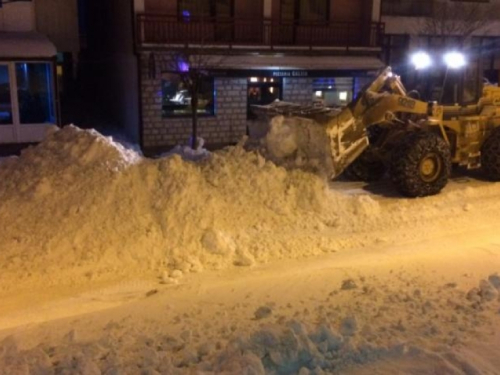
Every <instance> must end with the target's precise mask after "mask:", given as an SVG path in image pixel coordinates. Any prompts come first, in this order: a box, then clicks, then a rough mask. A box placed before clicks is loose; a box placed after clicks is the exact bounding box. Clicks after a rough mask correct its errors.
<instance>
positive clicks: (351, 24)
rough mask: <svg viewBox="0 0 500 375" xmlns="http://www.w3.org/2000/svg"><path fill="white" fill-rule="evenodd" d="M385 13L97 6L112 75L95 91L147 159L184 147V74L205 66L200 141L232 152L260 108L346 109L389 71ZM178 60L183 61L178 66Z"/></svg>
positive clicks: (176, 1)
mask: <svg viewBox="0 0 500 375" xmlns="http://www.w3.org/2000/svg"><path fill="white" fill-rule="evenodd" d="M377 4H378V3H377V1H373V0H354V1H353V0H134V2H133V5H132V6H130V4H126V2H123V1H120V0H110V1H108V2H102V1H98V0H93V1H92V0H90V1H89V9H92V10H91V13H92V14H94V15H96V14H98V15H99V16H96V17H98V18H99V17H101V18H102V20H101V21H102V22H100V21H99V20H97V22H96V24H95V25H92V27H90V26H89V28H88V43H89V49H90V50H93V51H95V53H96V55H95V56H94V59H95V58H97V56H101V57H102V60H103V61H105V62H104V63H103V64H102V65H101V66H104V65H107V68H106V69H105V70H104V71H103V72H102V75H101V76H102V77H103V79H101V80H100V81H99V82H96V91H98V92H99V94H98V95H100V96H101V97H102V101H103V102H107V103H109V109H110V111H112V112H113V113H114V114H115V116H114V117H115V118H116V119H117V122H119V123H120V124H122V125H123V126H124V127H125V129H126V130H127V133H128V134H129V135H130V137H131V138H132V139H134V140H137V141H139V142H140V144H141V147H142V148H143V149H144V150H146V151H148V150H162V149H167V148H169V147H171V146H173V145H175V144H179V143H181V144H183V143H186V142H187V141H188V139H189V137H190V135H191V115H192V113H191V106H190V101H191V98H190V95H189V90H187V87H186V84H185V82H183V79H182V77H181V74H180V73H182V71H183V70H186V69H190V68H193V66H196V65H197V64H195V61H199V60H200V58H199V57H200V56H201V57H202V59H201V60H204V63H203V64H202V66H197V69H200V68H203V70H204V71H205V72H206V77H205V79H203V82H202V83H201V84H200V95H199V100H198V107H197V109H196V110H197V113H198V116H199V125H198V135H199V136H200V137H202V138H204V139H205V141H206V142H207V143H208V144H211V145H221V144H230V143H234V142H237V141H238V140H239V139H240V138H241V137H242V136H244V135H246V134H247V133H248V132H249V129H250V128H251V126H250V125H251V123H252V121H254V115H253V113H252V111H251V106H252V105H253V104H269V103H270V102H272V101H273V100H276V99H279V100H283V101H290V102H296V103H308V104H310V103H312V102H313V101H322V102H324V103H325V104H326V105H330V106H341V105H344V104H346V103H348V102H349V101H350V100H351V99H352V98H353V97H354V96H355V93H356V92H357V91H358V90H359V89H360V88H361V87H362V86H363V85H364V84H365V83H366V81H367V80H369V79H370V77H371V76H372V75H373V74H375V72H376V71H377V70H378V69H380V68H381V67H382V66H383V62H382V61H381V59H380V57H381V53H382V51H381V45H382V38H383V32H384V30H383V24H382V23H381V22H380V21H379V8H380V6H379V5H377ZM99 23H100V24H101V26H100V27H98V24H99ZM97 40H98V41H99V43H97V42H94V41H97ZM92 44H93V46H92ZM177 55H182V56H184V57H185V59H184V61H181V62H179V61H177V63H176V64H173V63H172V61H173V60H175V57H174V56H177Z"/></svg>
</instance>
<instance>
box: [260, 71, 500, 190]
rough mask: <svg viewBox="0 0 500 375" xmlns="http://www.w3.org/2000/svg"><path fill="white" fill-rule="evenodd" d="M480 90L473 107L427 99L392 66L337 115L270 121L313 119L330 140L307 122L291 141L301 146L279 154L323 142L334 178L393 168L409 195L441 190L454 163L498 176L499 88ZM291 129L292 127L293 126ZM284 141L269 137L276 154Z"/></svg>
mask: <svg viewBox="0 0 500 375" xmlns="http://www.w3.org/2000/svg"><path fill="white" fill-rule="evenodd" d="M481 91H482V92H481V93H480V95H479V99H478V100H477V101H475V103H474V104H472V105H449V106H447V105H440V104H438V103H437V102H424V101H421V100H419V98H418V95H416V94H415V93H414V92H409V93H407V91H406V89H405V88H404V86H403V84H402V83H401V80H400V78H399V77H398V76H397V75H395V74H393V73H392V72H391V68H386V69H385V70H384V71H383V72H382V73H381V74H380V75H379V76H378V77H377V78H376V79H375V80H374V81H373V82H372V83H371V84H370V85H368V86H367V87H366V88H365V89H364V90H362V92H361V93H360V94H359V95H358V98H357V99H356V100H355V101H354V102H352V103H350V104H349V105H348V106H347V107H345V108H344V109H342V110H341V111H340V112H338V113H336V114H334V115H330V116H326V115H325V114H322V113H318V112H320V111H316V112H314V114H313V115H310V114H309V115H308V114H305V115H304V117H308V118H303V117H301V115H300V113H299V114H298V115H297V111H295V112H291V113H290V114H293V115H292V116H290V114H289V116H286V113H285V116H281V117H278V118H275V119H273V120H272V121H271V123H277V122H278V123H279V122H281V123H286V124H288V125H290V124H291V123H295V124H299V125H298V127H301V125H303V124H304V123H309V124H310V123H311V122H314V123H315V124H316V125H317V126H316V133H317V132H318V131H319V132H320V133H322V134H323V136H324V135H325V134H326V137H324V139H325V140H318V139H320V137H317V136H316V137H314V136H313V132H312V131H311V130H310V129H311V126H306V127H305V128H307V129H308V130H307V131H305V132H303V133H301V135H296V138H297V139H295V143H294V142H291V144H293V145H295V146H296V147H288V149H286V150H285V151H286V152H281V155H279V157H281V158H283V157H288V158H290V157H297V154H300V153H301V152H302V150H301V142H303V144H307V146H308V147H312V148H316V150H320V149H322V148H323V147H325V148H324V150H326V152H325V153H324V155H326V158H324V159H323V161H326V162H327V164H328V168H327V169H328V171H329V175H330V176H331V177H332V178H335V177H337V176H339V175H340V174H341V173H343V172H344V171H345V172H346V173H347V174H350V175H351V176H355V177H356V178H358V179H362V180H366V181H373V180H376V179H378V178H380V177H382V176H383V175H384V174H385V173H388V174H389V176H390V178H391V180H392V182H393V184H394V185H395V187H396V188H397V190H398V191H399V192H400V193H401V194H403V195H405V196H408V197H422V196H428V195H433V194H437V193H439V192H440V191H441V190H442V189H443V188H444V187H445V186H446V184H447V182H448V177H449V175H450V170H451V167H452V165H459V166H463V167H465V168H467V169H475V168H482V169H483V170H484V174H485V175H486V177H488V178H489V179H491V180H494V181H499V180H500V88H498V87H494V86H484V87H483V88H482V90H481ZM285 128H286V129H288V130H287V131H288V133H290V126H287V127H285ZM280 129H283V127H281V128H280ZM274 132H275V133H276V132H278V133H279V131H276V130H274ZM270 133H273V126H272V127H271V130H270ZM285 138H286V137H285ZM305 138H307V139H306V140H304V139H305ZM276 139H280V138H279V137H278V138H276V137H274V140H276ZM283 139H284V138H283ZM321 142H323V143H324V145H321ZM275 143H276V142H275ZM284 143H286V142H281V143H280V144H278V145H276V144H275V145H274V146H275V147H273V144H272V142H268V148H269V150H270V153H271V154H273V150H275V149H279V146H280V145H281V146H282V145H283V144H284ZM311 143H313V144H312V145H311ZM274 153H275V152H274Z"/></svg>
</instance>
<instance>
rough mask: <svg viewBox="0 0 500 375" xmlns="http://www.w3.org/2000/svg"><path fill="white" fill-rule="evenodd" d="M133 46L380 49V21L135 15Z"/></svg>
mask: <svg viewBox="0 0 500 375" xmlns="http://www.w3.org/2000/svg"><path fill="white" fill-rule="evenodd" d="M136 27H137V31H136V39H137V40H136V47H137V49H138V50H144V49H150V48H161V47H165V48H186V47H194V46H196V47H198V48H199V47H200V46H202V47H203V48H220V49H228V48H229V49H244V50H294V49H296V50H343V49H352V50H360V49H378V48H379V47H380V46H381V42H382V35H383V32H384V24H383V23H377V22H324V23H303V22H300V23H282V22H280V23H277V22H274V21H271V20H266V19H260V20H245V19H234V18H198V19H196V18H192V17H190V18H182V17H177V16H168V15H156V14H138V15H137V23H136Z"/></svg>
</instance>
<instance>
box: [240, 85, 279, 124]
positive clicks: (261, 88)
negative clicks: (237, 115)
mask: <svg viewBox="0 0 500 375" xmlns="http://www.w3.org/2000/svg"><path fill="white" fill-rule="evenodd" d="M282 91H283V89H282V82H281V78H268V77H251V78H249V79H248V91H247V117H248V119H254V118H255V115H254V113H253V111H252V105H267V104H271V103H272V102H274V101H275V100H281V98H282Z"/></svg>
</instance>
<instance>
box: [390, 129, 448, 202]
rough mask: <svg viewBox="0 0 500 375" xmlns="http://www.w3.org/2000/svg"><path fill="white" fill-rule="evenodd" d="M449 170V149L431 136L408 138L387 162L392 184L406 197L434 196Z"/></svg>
mask: <svg viewBox="0 0 500 375" xmlns="http://www.w3.org/2000/svg"><path fill="white" fill-rule="evenodd" d="M450 170H451V156H450V148H449V147H448V145H447V144H446V142H445V141H444V140H443V139H442V138H441V137H439V136H438V135H436V134H434V133H428V132H424V131H419V132H414V133H410V134H408V135H407V136H405V137H404V138H403V139H402V140H401V142H400V144H399V145H398V146H397V147H396V148H395V149H394V151H393V154H392V158H391V179H392V182H393V183H394V185H395V186H396V188H397V189H398V191H399V192H400V193H402V194H403V195H406V196H408V197H425V196H428V195H434V194H438V193H439V192H440V191H441V190H442V189H443V188H444V187H445V186H446V184H447V183H448V177H449V175H450Z"/></svg>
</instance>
